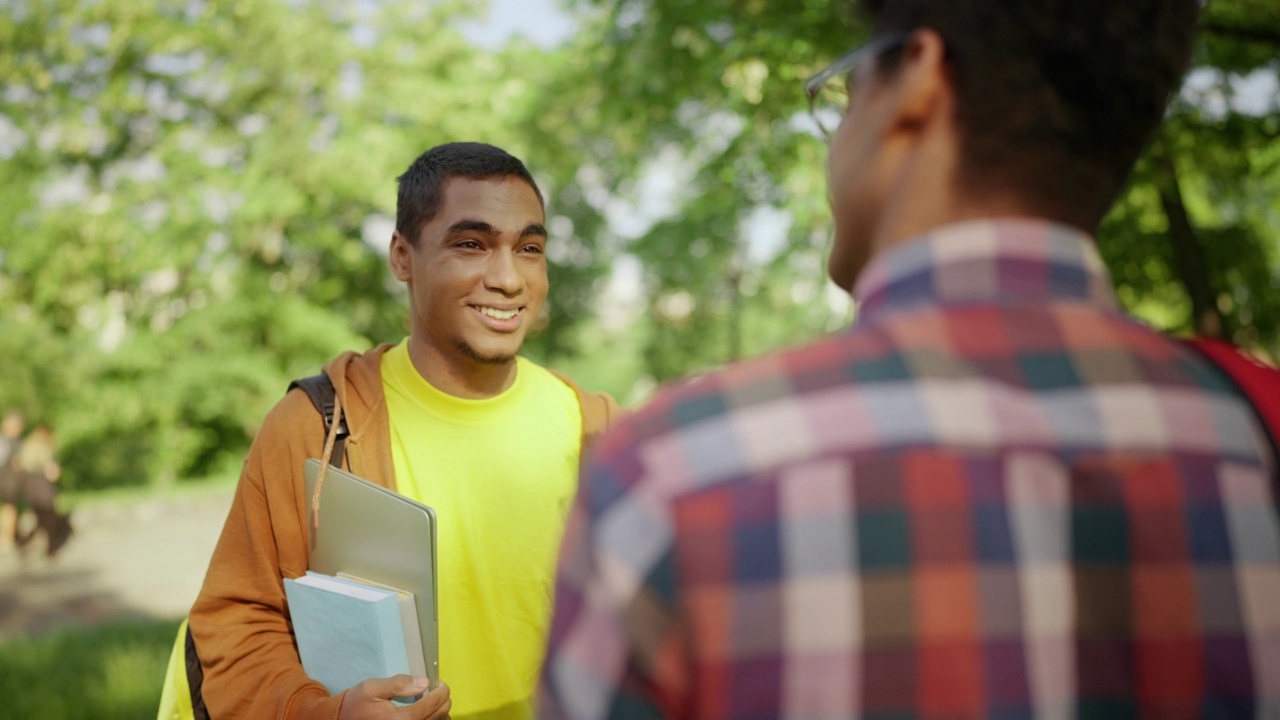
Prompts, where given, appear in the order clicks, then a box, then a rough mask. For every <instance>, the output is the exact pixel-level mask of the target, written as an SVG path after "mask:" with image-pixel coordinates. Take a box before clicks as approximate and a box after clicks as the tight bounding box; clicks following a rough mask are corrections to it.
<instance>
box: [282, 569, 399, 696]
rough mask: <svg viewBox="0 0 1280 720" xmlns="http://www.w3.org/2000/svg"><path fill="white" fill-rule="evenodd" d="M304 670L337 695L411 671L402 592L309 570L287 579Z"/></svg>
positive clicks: (287, 588)
mask: <svg viewBox="0 0 1280 720" xmlns="http://www.w3.org/2000/svg"><path fill="white" fill-rule="evenodd" d="M284 592H285V597H286V598H288V600H289V614H290V615H291V616H292V618H293V635H294V638H295V639H296V640H297V643H298V655H299V656H300V657H301V659H302V669H303V670H306V671H307V675H308V676H309V677H310V678H311V679H312V680H316V681H318V682H320V683H321V684H322V685H324V686H325V688H327V689H328V690H329V693H330V694H333V695H337V694H338V693H340V692H342V691H343V690H346V689H347V688H349V687H351V686H352V685H355V684H356V683H359V682H362V681H364V680H368V679H369V678H385V677H391V676H392V675H402V674H404V675H407V674H410V666H409V656H408V652H407V651H406V649H405V636H404V625H403V622H402V618H401V610H400V595H399V593H397V592H396V591H395V590H390V589H386V588H380V587H374V586H371V585H364V584H361V583H357V582H350V581H347V580H339V579H337V578H334V577H332V576H329V575H323V574H320V573H314V572H310V571H308V572H307V574H306V575H304V576H302V577H300V578H296V579H294V578H285V581H284Z"/></svg>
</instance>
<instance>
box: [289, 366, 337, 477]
mask: <svg viewBox="0 0 1280 720" xmlns="http://www.w3.org/2000/svg"><path fill="white" fill-rule="evenodd" d="M294 388H302V390H303V392H305V393H306V394H307V397H309V398H311V404H312V405H315V406H316V410H318V411H319V412H320V416H321V417H322V418H324V435H323V437H326V438H327V437H329V428H330V427H331V426H332V425H333V408H334V397H335V396H336V395H337V392H336V391H335V390H334V388H333V381H332V380H330V379H329V376H328V375H327V374H325V373H320V374H319V375H312V376H311V377H304V378H300V379H298V380H294V381H293V382H291V383H289V390H292V389H294ZM286 392H287V391H286ZM350 434H351V432H350V431H349V430H348V429H347V418H346V417H345V416H344V417H342V418H341V419H340V420H339V421H338V435H337V438H336V439H335V440H334V442H333V457H332V458H330V460H329V463H330V464H331V465H333V466H334V467H342V461H343V459H344V457H345V455H344V454H343V453H344V452H345V451H346V445H347V444H346V440H347V436H348V435H350Z"/></svg>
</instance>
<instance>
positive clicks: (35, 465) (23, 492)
mask: <svg viewBox="0 0 1280 720" xmlns="http://www.w3.org/2000/svg"><path fill="white" fill-rule="evenodd" d="M14 466H15V470H16V473H15V475H16V476H17V490H18V494H17V498H16V501H17V505H18V507H19V510H23V509H25V510H29V511H30V512H31V514H33V515H34V516H35V524H34V525H33V526H32V528H31V529H30V530H29V531H27V532H23V531H22V529H21V528H18V530H17V533H16V537H15V542H16V544H17V546H18V548H19V549H22V548H24V547H26V545H27V544H29V543H30V542H31V541H32V540H34V539H35V538H36V536H37V535H39V534H44V536H45V556H46V557H54V556H55V555H57V554H58V552H59V551H60V550H62V547H63V546H64V545H66V543H67V540H69V539H70V538H71V533H72V528H71V517H70V515H68V514H65V513H62V512H59V511H58V508H57V497H58V485H57V483H58V480H59V479H60V478H61V477H62V465H60V464H59V463H58V460H57V440H56V438H55V437H54V433H53V430H52V429H50V428H49V427H48V426H47V425H38V426H36V427H35V429H33V430H32V431H31V434H29V435H27V437H26V438H24V439H23V441H22V445H21V446H20V447H19V448H18V452H17V455H16V456H15V458H14Z"/></svg>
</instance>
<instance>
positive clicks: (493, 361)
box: [453, 337, 516, 365]
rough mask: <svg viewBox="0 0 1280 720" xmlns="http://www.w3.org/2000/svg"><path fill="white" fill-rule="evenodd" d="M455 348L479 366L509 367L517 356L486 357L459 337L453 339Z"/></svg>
mask: <svg viewBox="0 0 1280 720" xmlns="http://www.w3.org/2000/svg"><path fill="white" fill-rule="evenodd" d="M453 346H454V348H456V349H457V350H458V352H460V353H462V354H463V355H464V356H465V357H466V358H467V359H469V360H472V361H474V362H476V363H477V364H479V365H508V364H510V363H512V362H514V361H515V359H516V356H515V355H505V354H504V355H485V354H484V353H482V352H480V351H479V350H477V349H475V348H474V347H472V346H471V344H470V343H468V342H467V341H466V340H463V339H462V338H458V337H456V338H454V339H453Z"/></svg>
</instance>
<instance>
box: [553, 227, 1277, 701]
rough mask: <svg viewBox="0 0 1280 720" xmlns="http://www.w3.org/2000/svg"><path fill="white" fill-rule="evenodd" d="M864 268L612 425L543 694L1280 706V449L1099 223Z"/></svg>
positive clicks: (588, 496) (562, 574)
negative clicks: (783, 347)
mask: <svg viewBox="0 0 1280 720" xmlns="http://www.w3.org/2000/svg"><path fill="white" fill-rule="evenodd" d="M854 295H855V297H856V298H857V299H858V301H859V313H858V319H857V321H856V322H855V324H854V326H853V327H852V328H851V329H850V330H849V331H848V332H846V333H844V334H842V335H840V336H838V337H833V338H831V339H828V340H825V341H822V342H819V343H817V344H815V345H812V346H810V347H807V348H803V349H800V350H797V351H792V352H786V353H781V354H777V355H773V356H770V357H766V358H763V359H759V360H756V361H752V362H746V363H743V364H740V365H736V366H734V367H732V368H730V369H728V370H727V371H724V372H721V373H718V374H715V375H712V376H709V377H706V378H703V379H701V380H697V381H694V382H691V383H688V384H686V385H683V386H680V387H676V388H673V389H670V390H668V391H666V392H664V393H662V394H660V395H659V396H658V398H657V399H656V400H655V401H654V402H653V403H651V404H650V405H649V407H647V408H646V409H645V410H643V411H642V412H640V413H638V414H637V415H635V416H633V417H631V418H630V419H628V420H627V421H624V422H623V423H622V424H621V425H620V426H618V427H617V428H616V430H615V431H613V432H612V433H611V434H610V435H608V436H607V437H606V439H605V440H604V441H603V442H602V444H601V445H600V446H599V447H598V452H597V455H596V458H595V460H594V461H593V463H592V464H591V465H590V466H589V467H588V469H587V470H586V472H585V474H584V477H583V482H582V486H581V489H580V494H579V498H578V502H577V504H576V505H575V508H574V510H573V512H572V515H571V518H570V522H569V528H568V531H567V536H566V539H565V545H564V549H563V551H562V555H561V565H560V571H559V579H558V584H557V597H556V610H555V617H554V620H553V624H552V635H551V640H550V650H549V656H548V659H547V663H546V665H545V668H544V676H543V684H542V691H541V712H542V714H543V717H567V718H573V719H575V720H587V719H589V718H601V717H606V716H612V717H648V716H655V715H665V716H668V717H698V718H784V717H785V718H852V717H868V718H890V717H894V718H898V717H928V718H966V717H993V718H1031V717H1037V718H1072V717H1132V716H1139V715H1141V716H1145V717H1153V718H1183V717H1185V718H1204V717H1231V718H1244V717H1280V527H1278V523H1277V515H1276V510H1275V505H1274V495H1273V492H1274V491H1273V489H1272V488H1271V486H1270V480H1269V478H1270V473H1271V466H1270V463H1272V462H1274V459H1273V458H1270V457H1269V456H1268V452H1269V451H1268V450H1267V449H1266V448H1265V445H1264V442H1263V441H1262V439H1261V435H1260V429H1259V428H1258V426H1257V424H1256V421H1255V420H1254V418H1253V416H1252V415H1251V413H1250V411H1249V409H1248V408H1247V406H1246V405H1245V404H1244V403H1243V401H1242V400H1241V399H1240V398H1239V397H1238V396H1237V395H1236V394H1235V392H1234V391H1233V390H1232V389H1231V388H1230V386H1229V385H1228V384H1227V382H1226V381H1225V380H1224V379H1223V378H1222V376H1221V375H1220V374H1219V373H1218V372H1217V371H1216V370H1215V369H1214V368H1212V367H1210V366H1207V365H1206V364H1205V363H1204V362H1203V361H1202V360H1201V359H1200V358H1199V357H1196V356H1195V355H1194V354H1191V353H1188V352H1187V351H1185V350H1184V349H1183V348H1181V347H1180V346H1179V345H1178V344H1176V343H1175V342H1172V341H1170V340H1169V339H1168V338H1166V337H1163V336H1161V335H1160V334H1158V333H1156V332H1153V331H1152V330H1150V329H1148V328H1146V327H1144V326H1142V325H1140V324H1138V323H1136V322H1134V321H1132V320H1130V319H1127V318H1126V317H1124V316H1123V315H1122V314H1121V313H1120V312H1119V311H1118V310H1117V308H1116V304H1115V301H1114V299H1113V296H1112V292H1111V286H1110V280H1109V277H1108V275H1107V273H1106V270H1105V268H1104V266H1103V264H1102V262H1101V260H1100V258H1099V256H1098V254H1097V252H1096V249H1095V247H1094V245H1093V242H1092V240H1091V239H1090V238H1089V237H1088V236H1086V235H1084V234H1081V233H1079V232H1076V231H1074V230H1071V229H1068V228H1065V227H1063V226H1058V225H1052V224H1049V223H1042V222H1036V221H1025V220H1024V221H999V222H995V221H982V222H969V223H964V224H959V225H954V226H950V227H947V228H942V229H939V230H937V231H935V232H934V233H932V234H930V235H928V236H926V237H923V238H919V239H916V240H914V241H912V242H909V243H906V244H904V245H902V246H899V247H897V248H894V249H892V250H890V251H888V252H886V253H882V254H881V255H880V256H878V257H877V258H875V259H874V260H873V261H872V263H871V264H870V265H869V266H868V268H867V269H866V271H865V272H864V273H863V275H862V276H861V277H860V278H859V282H858V285H857V287H856V288H855V292H854Z"/></svg>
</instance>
